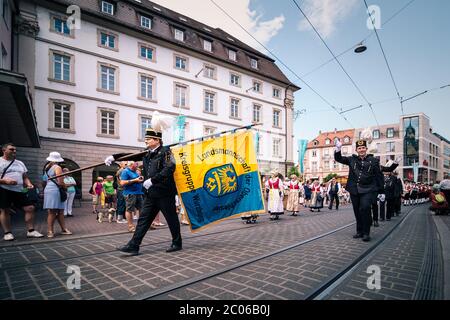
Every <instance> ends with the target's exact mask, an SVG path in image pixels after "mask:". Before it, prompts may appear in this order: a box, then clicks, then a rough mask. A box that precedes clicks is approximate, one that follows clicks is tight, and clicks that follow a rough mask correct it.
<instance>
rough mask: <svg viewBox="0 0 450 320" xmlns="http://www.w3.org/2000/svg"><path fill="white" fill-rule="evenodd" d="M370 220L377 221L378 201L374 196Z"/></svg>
mask: <svg viewBox="0 0 450 320" xmlns="http://www.w3.org/2000/svg"><path fill="white" fill-rule="evenodd" d="M372 220H373V221H378V202H377V198H375V201H374V202H373V203H372Z"/></svg>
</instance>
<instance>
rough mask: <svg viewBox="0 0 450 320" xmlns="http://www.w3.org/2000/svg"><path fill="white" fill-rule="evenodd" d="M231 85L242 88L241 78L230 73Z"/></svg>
mask: <svg viewBox="0 0 450 320" xmlns="http://www.w3.org/2000/svg"><path fill="white" fill-rule="evenodd" d="M230 84H231V85H232V86H236V87H240V86H241V77H240V76H239V75H237V74H235V73H230Z"/></svg>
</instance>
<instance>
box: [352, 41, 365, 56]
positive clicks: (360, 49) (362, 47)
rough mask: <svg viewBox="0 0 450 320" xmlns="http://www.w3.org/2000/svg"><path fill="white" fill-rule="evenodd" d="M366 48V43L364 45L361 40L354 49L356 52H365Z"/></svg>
mask: <svg viewBox="0 0 450 320" xmlns="http://www.w3.org/2000/svg"><path fill="white" fill-rule="evenodd" d="M366 50H367V47H366V46H365V45H363V43H362V42H360V43H358V44H357V45H356V48H355V50H354V51H355V53H363V52H364V51H366Z"/></svg>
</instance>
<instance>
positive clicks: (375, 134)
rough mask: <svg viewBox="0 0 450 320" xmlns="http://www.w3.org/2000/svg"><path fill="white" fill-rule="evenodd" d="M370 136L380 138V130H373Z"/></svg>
mask: <svg viewBox="0 0 450 320" xmlns="http://www.w3.org/2000/svg"><path fill="white" fill-rule="evenodd" d="M372 137H373V138H374V139H380V130H373V133H372Z"/></svg>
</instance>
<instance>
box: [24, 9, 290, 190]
mask: <svg viewBox="0 0 450 320" xmlns="http://www.w3.org/2000/svg"><path fill="white" fill-rule="evenodd" d="M25 2H26V5H27V9H28V10H27V11H28V12H29V11H31V10H34V13H35V19H36V21H37V23H38V25H39V31H38V32H36V33H35V35H34V36H33V37H34V39H35V41H34V47H33V48H32V49H31V50H30V51H31V52H32V51H33V50H34V56H35V68H34V71H30V75H31V76H33V79H34V106H35V109H36V116H37V124H38V130H39V133H40V136H41V137H40V138H41V149H39V150H36V149H28V150H26V152H24V154H23V156H22V158H24V160H26V161H27V162H28V163H30V164H29V166H31V169H32V170H30V171H34V172H37V173H38V174H37V175H36V176H35V178H36V179H37V178H38V176H39V172H40V168H42V166H43V164H44V163H45V160H44V159H45V158H46V156H47V154H48V153H49V152H51V151H59V152H60V153H61V155H62V156H63V157H64V158H65V159H67V162H68V164H69V167H70V168H77V167H83V166H86V165H90V164H92V163H96V162H101V161H102V160H103V159H104V158H105V157H106V156H108V155H110V154H112V153H117V152H126V151H130V152H133V151H138V150H141V149H142V148H143V147H144V143H143V133H144V132H145V128H147V127H150V123H151V116H152V113H153V112H154V111H158V112H160V113H161V114H166V115H170V116H174V117H175V116H178V115H184V116H186V122H185V127H184V131H185V132H184V140H188V139H192V138H197V137H202V136H205V135H209V134H212V133H216V132H221V131H224V130H229V129H233V128H236V127H242V126H246V125H249V124H252V123H262V125H260V126H257V127H256V129H257V131H258V134H259V146H258V159H259V161H260V166H261V169H262V170H279V171H280V172H285V171H286V170H287V167H288V165H287V164H290V165H292V163H293V161H292V156H293V155H292V145H293V128H292V121H290V119H291V118H292V108H293V93H294V92H295V91H296V90H298V89H299V88H298V87H296V86H295V85H293V84H291V83H290V82H289V80H288V79H287V78H286V77H285V76H284V75H283V74H282V73H281V71H279V69H278V68H277V67H276V66H275V64H274V61H273V60H271V59H269V58H267V57H266V56H264V55H262V54H261V53H259V52H257V51H255V50H253V49H251V48H250V47H247V46H245V45H243V44H242V43H240V42H239V41H238V40H237V39H235V38H233V37H231V36H229V35H227V34H226V33H224V32H223V31H221V30H219V29H213V28H208V27H207V26H205V25H202V24H200V23H198V22H196V21H192V20H190V19H189V18H188V17H185V16H181V15H179V14H177V13H175V12H173V11H170V10H167V9H165V8H163V7H161V6H159V5H154V4H152V3H150V2H148V1H146V2H145V6H144V5H143V4H141V3H138V2H135V1H88V2H86V1H70V2H71V3H73V4H75V5H78V6H79V7H80V8H81V12H80V13H81V16H80V18H81V23H80V25H79V28H76V29H70V28H69V27H68V21H67V19H68V15H67V14H65V9H66V6H65V5H63V3H66V2H65V1H61V2H59V1H54V2H53V3H49V2H44V1H42V2H41V1H33V2H28V1H25ZM126 15H127V16H126ZM130 16H131V17H130ZM132 22H134V23H135V24H134V25H131V23H132ZM28 37H29V36H28ZM21 50H23V49H21ZM288 119H289V120H288ZM163 138H164V139H163V140H165V141H164V143H165V144H167V143H170V142H172V139H173V136H172V131H170V132H165V133H164V136H163ZM286 163H287V164H286ZM106 173H111V168H106V167H100V168H98V169H95V170H94V171H92V170H86V171H83V173H82V174H80V175H79V176H77V177H76V179H77V181H78V183H79V186H80V187H82V190H83V192H84V193H85V192H87V190H89V188H90V186H91V182H92V179H93V178H94V177H95V176H97V175H99V174H102V175H104V174H106Z"/></svg>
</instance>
